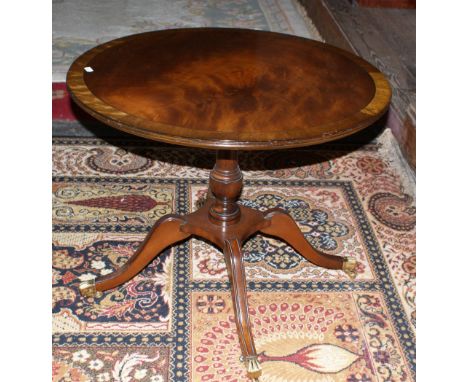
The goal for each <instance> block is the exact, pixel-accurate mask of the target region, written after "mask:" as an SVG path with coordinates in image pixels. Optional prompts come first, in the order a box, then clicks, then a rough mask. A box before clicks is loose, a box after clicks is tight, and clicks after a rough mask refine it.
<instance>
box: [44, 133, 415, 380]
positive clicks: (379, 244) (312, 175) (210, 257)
mask: <svg viewBox="0 0 468 382" xmlns="http://www.w3.org/2000/svg"><path fill="white" fill-rule="evenodd" d="M384 154H385V155H384ZM386 154H387V151H386V149H385V147H384V144H382V143H379V142H378V141H377V142H373V143H370V144H367V145H365V146H359V145H355V144H343V143H338V144H329V145H321V146H317V147H316V148H308V149H300V150H288V151H281V152H278V151H276V152H252V153H242V154H241V167H242V168H243V169H244V170H245V171H244V176H245V187H244V190H243V192H242V199H241V202H242V203H243V204H245V205H248V206H251V207H254V208H258V209H260V210H265V209H268V208H271V207H273V206H280V207H282V208H285V209H286V210H288V211H289V212H290V213H291V214H292V216H293V217H294V218H295V219H296V221H297V222H298V223H299V225H300V227H301V229H302V231H303V232H304V233H305V235H306V237H307V239H308V240H309V241H310V242H311V243H312V244H313V245H315V246H316V247H317V248H319V249H321V250H322V251H325V252H327V253H331V254H338V255H341V256H352V257H355V258H356V259H357V261H358V263H359V266H358V277H357V278H356V279H355V280H353V281H350V280H349V279H347V278H346V276H345V275H344V274H343V273H341V272H339V271H330V270H325V269H320V268H317V267H315V266H313V265H312V264H309V263H308V262H306V261H305V260H303V259H302V258H301V257H300V256H299V255H298V254H297V253H295V252H294V250H292V249H291V248H290V247H288V246H287V245H285V244H283V243H282V242H280V241H277V240H274V239H270V238H266V237H263V236H260V235H258V236H254V237H252V238H251V239H250V240H249V241H248V242H247V243H246V245H245V247H244V251H245V260H246V266H247V270H246V273H247V278H248V281H249V290H248V295H249V303H250V310H251V312H250V314H251V316H252V324H253V333H254V336H255V340H256V343H257V348H258V351H259V354H260V361H261V364H262V367H263V377H262V378H261V381H284V382H286V381H343V382H364V381H390V380H391V381H411V380H413V378H414V372H415V347H414V340H415V334H414V333H415V207H414V201H413V197H412V196H411V190H406V189H405V182H403V181H402V179H401V176H400V174H399V171H398V168H397V167H395V165H394V163H393V161H392V160H389V159H388V156H387V155H386ZM213 163H214V157H211V156H207V153H206V152H204V151H203V150H195V149H194V150H192V149H184V148H178V147H171V146H165V145H157V144H156V145H155V144H154V143H151V142H148V141H145V140H139V139H116V138H113V139H107V140H102V139H98V138H78V137H74V138H73V137H71V138H70V137H68V138H55V139H54V144H53V280H52V282H53V332H54V334H53V380H54V381H65V380H71V381H151V382H154V381H160V382H162V381H164V382H166V381H213V382H214V381H239V382H240V381H247V380H248V379H247V377H246V375H245V370H244V366H243V364H241V362H240V361H239V355H240V353H239V352H240V349H239V345H238V339H237V334H236V326H235V323H234V321H233V309H232V304H231V299H230V295H229V282H228V278H227V273H226V267H225V264H224V261H223V257H222V254H221V253H220V252H218V251H217V250H216V249H214V248H213V247H211V246H210V245H208V244H207V243H205V242H203V241H201V240H197V239H192V240H190V241H187V242H185V243H183V244H180V245H178V246H176V247H173V248H172V249H170V250H166V251H165V252H164V253H163V254H162V255H160V256H159V257H158V258H156V259H155V260H154V261H153V262H152V263H151V264H150V265H149V266H148V267H147V268H146V269H145V270H144V271H143V272H142V273H141V274H140V275H139V276H138V277H136V278H135V279H134V280H132V281H131V282H128V283H126V284H124V285H123V286H121V287H119V288H117V289H114V290H111V291H108V292H105V293H104V295H103V296H102V297H100V298H96V299H94V300H93V299H87V298H83V297H81V296H80V295H79V292H78V284H79V283H80V282H81V281H84V280H88V279H90V278H92V277H94V276H96V275H105V274H107V273H109V272H111V271H112V270H113V269H115V268H117V267H120V266H122V265H123V264H124V263H125V262H126V261H127V259H128V257H129V256H130V255H131V254H132V253H133V252H134V250H135V249H136V247H137V246H138V244H139V242H140V241H141V240H143V238H144V236H145V233H146V232H147V231H148V230H149V229H150V227H151V226H152V224H153V223H154V222H155V220H156V219H158V218H159V217H161V216H163V215H165V214H167V213H171V212H175V213H180V214H186V213H189V212H191V211H194V210H195V209H196V208H197V207H198V206H199V205H200V204H201V203H203V200H204V198H205V196H206V189H207V179H208V174H209V170H210V169H211V167H212V165H213Z"/></svg>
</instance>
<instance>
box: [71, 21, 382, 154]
mask: <svg viewBox="0 0 468 382" xmlns="http://www.w3.org/2000/svg"><path fill="white" fill-rule="evenodd" d="M67 85H68V89H69V91H70V93H71V95H72V97H73V99H74V100H75V102H77V103H78V104H79V105H80V106H81V107H82V108H84V109H85V110H86V111H87V112H88V113H90V114H91V115H93V116H94V117H96V118H97V119H99V120H100V121H102V122H104V123H106V124H108V125H110V126H112V127H115V128H117V129H120V130H123V131H126V132H128V133H131V134H135V135H138V136H142V137H145V138H149V139H153V140H157V141H162V142H167V143H173V144H179V145H184V146H192V147H204V148H212V149H242V150H257V149H275V148H287V147H299V146H307V145H313V144H318V143H323V142H327V141H331V140H335V139H338V138H341V137H344V136H348V135H351V134H353V133H355V132H357V131H359V130H361V129H363V128H365V127H367V126H369V125H370V124H372V123H373V122H375V121H376V120H377V119H378V118H379V117H381V116H382V114H383V113H384V112H385V111H386V109H387V108H388V105H389V102H390V98H391V90H390V86H389V84H388V82H387V80H386V79H385V77H384V75H383V74H382V73H381V72H380V71H379V70H378V69H376V68H375V67H374V66H372V65H371V64H369V63H368V62H366V61H364V60H363V59H361V58H359V57H357V56H355V55H353V54H351V53H348V52H346V51H344V50H341V49H338V48H335V47H333V46H331V45H328V44H324V43H321V42H317V41H313V40H309V39H306V38H301V37H296V36H291V35H285V34H279V33H273V32H264V31H257V30H248V29H230V28H193V29H172V30H164V31H156V32H148V33H142V34H136V35H131V36H126V37H122V38H119V39H116V40H112V41H109V42H107V43H105V44H102V45H99V46H97V47H95V48H93V49H91V50H89V51H87V52H86V53H84V54H82V55H81V56H80V57H78V58H77V59H76V60H75V61H74V63H73V64H72V65H71V67H70V69H69V71H68V74H67Z"/></svg>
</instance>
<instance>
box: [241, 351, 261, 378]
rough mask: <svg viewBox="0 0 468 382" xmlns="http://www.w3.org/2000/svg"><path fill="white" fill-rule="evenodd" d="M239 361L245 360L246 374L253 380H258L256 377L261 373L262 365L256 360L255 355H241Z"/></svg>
mask: <svg viewBox="0 0 468 382" xmlns="http://www.w3.org/2000/svg"><path fill="white" fill-rule="evenodd" d="M241 362H245V365H246V367H247V376H248V377H249V378H252V380H253V381H254V382H259V380H258V378H259V377H260V376H261V375H262V367H261V366H260V362H258V359H257V356H256V355H250V356H246V357H243V356H242V357H241Z"/></svg>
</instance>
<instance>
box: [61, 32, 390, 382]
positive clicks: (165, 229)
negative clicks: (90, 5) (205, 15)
mask: <svg viewBox="0 0 468 382" xmlns="http://www.w3.org/2000/svg"><path fill="white" fill-rule="evenodd" d="M67 84H68V87H69V89H70V91H71V92H72V95H73V97H74V99H75V100H76V102H78V104H79V105H81V106H82V107H83V108H84V109H85V110H87V111H88V112H89V113H91V114H92V115H94V116H95V117H97V118H98V119H100V120H101V121H103V122H105V123H107V124H109V125H110V126H113V127H116V128H118V129H121V130H124V131H127V132H130V133H133V134H136V135H140V136H143V137H147V138H151V139H155V140H160V141H164V142H170V143H176V144H182V145H187V146H199V147H205V148H212V149H217V153H216V164H215V166H214V168H213V170H212V171H211V173H210V181H209V192H208V197H207V200H206V202H205V204H204V206H203V207H202V208H200V209H199V210H197V211H195V212H193V213H191V214H188V215H186V216H180V215H168V216H166V217H163V218H162V219H160V220H159V221H158V222H156V224H155V225H154V227H153V229H152V230H151V232H150V233H149V234H148V235H147V237H146V239H145V241H144V242H143V243H142V244H141V245H140V247H139V249H138V250H137V251H136V252H135V253H134V254H133V255H132V257H131V258H130V259H129V260H128V262H127V263H126V264H125V265H124V266H123V267H122V268H120V269H117V270H116V271H114V272H112V273H110V274H108V275H105V276H101V277H97V278H96V279H94V280H87V281H85V282H83V283H82V285H81V286H80V290H81V292H82V294H83V295H84V296H88V297H90V296H95V295H96V294H98V293H102V292H103V291H106V290H108V289H111V288H115V287H117V286H119V285H121V284H123V283H125V282H127V281H128V280H130V279H131V278H133V277H135V275H137V274H138V273H139V272H140V271H141V270H142V269H143V268H144V267H145V266H146V265H147V264H148V263H149V262H150V261H151V260H152V259H154V258H155V257H156V256H158V255H159V254H160V253H161V252H162V251H163V250H164V249H166V248H168V247H169V246H171V245H173V244H176V243H178V242H180V241H183V240H186V239H188V238H189V237H191V236H197V237H199V238H202V239H204V240H207V241H208V242H210V243H212V244H213V245H215V246H216V247H218V248H219V249H220V250H222V251H223V252H224V255H225V261H226V265H227V269H228V273H229V279H230V282H231V292H232V300H233V307H234V313H235V318H236V323H237V331H238V335H239V343H240V346H241V351H242V360H243V361H244V362H245V363H246V367H247V374H248V376H249V377H251V378H253V379H257V378H258V377H259V376H260V375H261V366H260V363H259V361H258V357H257V353H256V349H255V344H254V339H253V336H252V330H251V325H250V320H249V314H248V303H247V280H246V278H245V270H244V263H243V254H242V245H243V243H244V242H245V241H246V240H247V239H248V238H249V237H250V236H252V235H254V234H255V233H258V232H260V233H263V234H266V235H271V236H274V237H277V238H279V239H282V240H283V241H285V242H286V243H288V244H289V245H291V246H292V247H293V248H294V249H295V250H296V251H298V252H299V253H300V254H301V255H302V256H303V257H304V258H306V259H307V260H309V261H310V262H312V263H314V264H316V265H318V266H321V267H324V268H329V269H341V270H343V271H344V272H346V273H347V274H348V275H349V276H350V277H355V275H356V272H355V269H356V262H355V260H354V259H350V258H344V257H340V256H333V255H328V254H325V253H322V252H319V251H317V250H315V249H314V248H313V247H312V246H311V245H310V243H309V242H308V241H307V240H306V239H305V237H304V236H303V234H302V232H301V231H300V229H299V227H298V226H297V224H296V223H295V222H294V220H293V219H292V218H291V216H289V214H288V213H287V212H286V211H283V210H280V209H272V210H268V211H266V212H260V211H256V210H254V209H251V208H248V207H245V206H242V205H240V204H239V203H238V199H239V196H240V194H241V191H242V187H243V178H242V172H241V170H240V168H239V163H238V152H237V150H236V149H237V148H242V149H273V148H275V147H276V148H285V147H292V146H302V145H308V144H314V143H320V142H325V141H330V140H333V139H337V138H339V137H342V136H345V135H349V134H352V133H353V132H355V131H358V130H360V129H362V128H364V127H365V126H367V125H369V124H370V123H371V122H373V121H374V120H375V119H376V118H378V117H379V116H380V115H381V114H382V113H383V112H384V111H385V109H386V108H387V106H388V103H389V99H390V89H389V87H388V83H387V81H386V80H385V78H384V77H383V75H382V74H381V73H380V72H378V71H377V70H376V69H375V68H374V67H372V66H371V65H370V64H368V63H366V62H365V61H363V60H361V59H359V58H358V57H356V56H353V55H351V54H349V53H346V52H344V51H341V50H338V49H336V48H332V47H330V46H327V45H326V44H321V43H318V42H314V41H311V40H306V39H303V38H298V37H293V36H286V35H280V34H277V33H270V32H259V31H251V30H241V29H204V28H201V29H188V30H168V31H161V32H151V33H145V34H140V35H134V36H129V37H124V38H122V39H118V40H114V41H111V42H109V43H107V44H104V45H101V46H99V47H97V48H94V49H91V50H90V51H88V52H87V53H85V54H84V55H82V56H80V57H79V58H78V59H77V60H76V61H75V62H74V63H73V65H72V67H71V69H70V71H69V73H68V80H67Z"/></svg>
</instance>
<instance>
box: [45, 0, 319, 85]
mask: <svg viewBox="0 0 468 382" xmlns="http://www.w3.org/2000/svg"><path fill="white" fill-rule="evenodd" d="M193 27H237V28H249V29H263V30H268V31H273V32H281V33H288V34H294V35H298V36H303V37H308V38H312V39H315V40H320V41H321V37H320V35H319V33H318V32H317V30H316V29H315V26H314V25H313V24H312V23H311V22H310V20H309V19H308V18H307V17H306V16H305V11H304V9H303V8H302V6H301V5H299V3H298V2H297V0H236V1H230V0H209V1H207V0H138V1H127V0H99V1H95V0H80V1H76V0H53V33H52V38H53V46H52V53H53V81H54V82H63V81H65V75H66V73H67V70H68V68H69V67H70V64H71V63H72V62H73V60H74V59H75V58H76V57H78V56H79V55H80V54H81V53H84V52H85V51H86V50H88V49H90V48H92V47H94V46H96V45H98V44H101V43H104V42H106V41H109V40H112V39H115V38H117V37H122V36H125V35H129V34H134V33H141V32H148V31H153V30H160V29H171V28H193Z"/></svg>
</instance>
